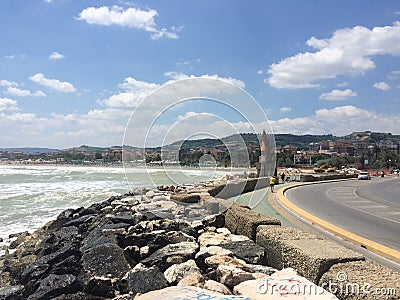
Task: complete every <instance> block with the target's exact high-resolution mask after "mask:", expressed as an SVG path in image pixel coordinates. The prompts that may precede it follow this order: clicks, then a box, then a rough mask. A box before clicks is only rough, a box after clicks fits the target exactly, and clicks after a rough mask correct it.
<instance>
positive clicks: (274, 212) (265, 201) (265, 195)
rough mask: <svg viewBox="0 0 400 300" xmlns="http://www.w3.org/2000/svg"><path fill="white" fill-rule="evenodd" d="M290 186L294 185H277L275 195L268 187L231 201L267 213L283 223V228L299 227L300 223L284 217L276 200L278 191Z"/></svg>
mask: <svg viewBox="0 0 400 300" xmlns="http://www.w3.org/2000/svg"><path fill="white" fill-rule="evenodd" d="M290 185H292V184H290V183H286V184H279V185H276V186H275V190H274V193H271V191H270V188H269V187H268V188H264V189H260V190H256V191H253V192H250V193H245V194H242V195H239V196H236V197H233V198H231V200H234V201H235V202H239V203H243V204H245V205H247V206H249V207H250V208H251V209H252V210H254V211H255V212H259V213H265V214H267V215H269V216H271V217H274V218H277V219H278V220H280V221H281V224H282V226H288V227H299V226H298V225H299V224H298V222H296V221H295V220H294V219H291V218H289V217H288V216H285V215H284V213H283V211H282V209H280V208H279V206H278V205H277V204H276V203H277V202H276V200H275V199H276V195H277V190H279V189H281V188H283V187H287V186H290ZM296 223H297V224H296Z"/></svg>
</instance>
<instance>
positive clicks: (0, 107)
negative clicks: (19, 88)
mask: <svg viewBox="0 0 400 300" xmlns="http://www.w3.org/2000/svg"><path fill="white" fill-rule="evenodd" d="M16 110H18V107H17V101H15V100H12V99H9V98H0V113H3V112H9V111H16Z"/></svg>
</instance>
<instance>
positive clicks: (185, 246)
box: [141, 242, 199, 271]
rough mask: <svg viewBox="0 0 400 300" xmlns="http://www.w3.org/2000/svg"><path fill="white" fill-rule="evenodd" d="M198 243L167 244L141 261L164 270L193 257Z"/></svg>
mask: <svg viewBox="0 0 400 300" xmlns="http://www.w3.org/2000/svg"><path fill="white" fill-rule="evenodd" d="M198 248H199V245H198V244H197V243H195V242H181V243H177V244H169V245H167V246H165V247H163V248H161V249H159V250H157V251H156V252H154V253H153V254H151V255H150V256H149V257H147V258H145V259H144V260H142V261H141V262H142V263H143V264H145V265H147V266H154V265H156V266H159V268H160V270H162V271H165V270H166V269H167V268H168V267H170V266H172V265H173V264H177V263H183V262H185V261H187V260H189V259H192V258H194V256H195V253H196V251H197V250H198Z"/></svg>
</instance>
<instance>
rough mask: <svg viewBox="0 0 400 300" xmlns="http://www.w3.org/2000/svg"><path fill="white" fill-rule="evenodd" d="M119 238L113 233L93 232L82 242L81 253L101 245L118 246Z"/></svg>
mask: <svg viewBox="0 0 400 300" xmlns="http://www.w3.org/2000/svg"><path fill="white" fill-rule="evenodd" d="M117 243H118V241H117V237H116V236H115V234H114V233H111V232H102V231H101V230H93V231H91V232H90V233H89V234H88V235H87V236H86V237H85V238H84V239H83V241H82V243H81V245H82V246H81V247H80V251H82V252H84V251H86V250H88V249H90V248H92V247H96V246H98V245H101V244H117Z"/></svg>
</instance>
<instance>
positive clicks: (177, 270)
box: [164, 259, 200, 283]
mask: <svg viewBox="0 0 400 300" xmlns="http://www.w3.org/2000/svg"><path fill="white" fill-rule="evenodd" d="M195 272H198V273H200V269H199V268H198V267H197V265H196V263H195V261H194V260H192V259H190V260H188V261H187V262H184V263H181V264H176V265H172V266H170V267H169V268H168V269H167V270H165V272H164V277H165V279H166V280H167V281H168V282H169V283H177V282H179V281H180V280H181V279H182V278H184V277H185V276H187V275H188V274H191V273H195Z"/></svg>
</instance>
